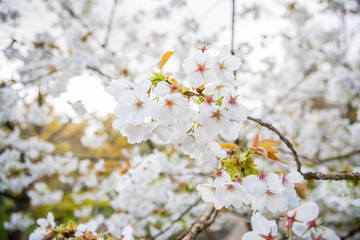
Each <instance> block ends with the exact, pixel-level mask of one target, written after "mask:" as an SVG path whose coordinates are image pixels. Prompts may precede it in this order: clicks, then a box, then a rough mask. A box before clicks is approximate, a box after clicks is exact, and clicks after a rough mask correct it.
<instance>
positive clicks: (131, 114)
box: [115, 81, 152, 129]
mask: <svg viewBox="0 0 360 240" xmlns="http://www.w3.org/2000/svg"><path fill="white" fill-rule="evenodd" d="M148 84H149V82H147V81H146V82H144V83H143V84H142V85H141V86H136V87H135V88H134V89H133V90H131V91H130V90H129V91H124V92H122V93H121V94H120V96H116V98H117V106H116V109H115V113H116V116H117V117H118V119H119V120H120V122H121V123H122V126H117V127H119V128H120V129H121V128H122V127H124V126H126V124H128V123H132V124H135V125H136V124H142V123H144V121H145V118H146V117H147V116H148V115H149V113H150V112H151V110H152V100H150V99H149V98H148V94H147V89H148V87H147V86H148Z"/></svg>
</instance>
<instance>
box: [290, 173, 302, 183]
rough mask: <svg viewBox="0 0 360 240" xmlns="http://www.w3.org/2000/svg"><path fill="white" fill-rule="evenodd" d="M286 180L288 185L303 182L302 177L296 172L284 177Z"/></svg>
mask: <svg viewBox="0 0 360 240" xmlns="http://www.w3.org/2000/svg"><path fill="white" fill-rule="evenodd" d="M286 179H287V181H288V182H289V183H290V184H294V183H300V182H302V181H304V177H303V175H301V174H300V173H299V172H298V171H294V172H291V173H289V174H288V175H287V176H286Z"/></svg>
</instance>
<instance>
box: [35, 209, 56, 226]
mask: <svg viewBox="0 0 360 240" xmlns="http://www.w3.org/2000/svg"><path fill="white" fill-rule="evenodd" d="M36 223H37V224H39V225H40V227H43V228H53V227H55V221H54V215H53V214H52V213H51V212H49V213H48V215H47V218H46V219H45V218H40V219H38V220H37V221H36Z"/></svg>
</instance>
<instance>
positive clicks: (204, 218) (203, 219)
mask: <svg viewBox="0 0 360 240" xmlns="http://www.w3.org/2000/svg"><path fill="white" fill-rule="evenodd" d="M218 212H219V211H218V210H216V209H215V207H214V205H213V204H210V205H209V207H208V208H207V209H206V210H205V211H204V212H203V213H202V214H201V216H200V217H199V218H198V219H197V220H196V221H195V222H194V223H193V225H192V226H191V227H190V228H189V229H188V230H187V231H185V232H184V233H183V234H181V235H180V236H179V237H177V238H176V239H182V240H191V239H195V237H196V236H197V235H199V234H200V233H201V232H202V231H204V230H205V229H206V228H208V227H209V226H210V225H211V224H212V223H213V222H214V221H215V218H216V216H217V214H218Z"/></svg>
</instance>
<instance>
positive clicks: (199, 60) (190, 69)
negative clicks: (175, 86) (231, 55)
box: [182, 53, 219, 88]
mask: <svg viewBox="0 0 360 240" xmlns="http://www.w3.org/2000/svg"><path fill="white" fill-rule="evenodd" d="M182 67H183V69H184V71H185V73H187V74H189V76H188V77H189V81H190V84H191V86H192V87H194V88H198V87H200V86H201V85H203V84H205V82H210V83H217V82H219V79H218V78H217V76H216V73H215V71H214V59H213V58H212V57H211V56H210V55H209V54H207V53H198V54H196V55H195V56H194V57H190V58H187V59H185V60H184V62H183V65H182Z"/></svg>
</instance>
